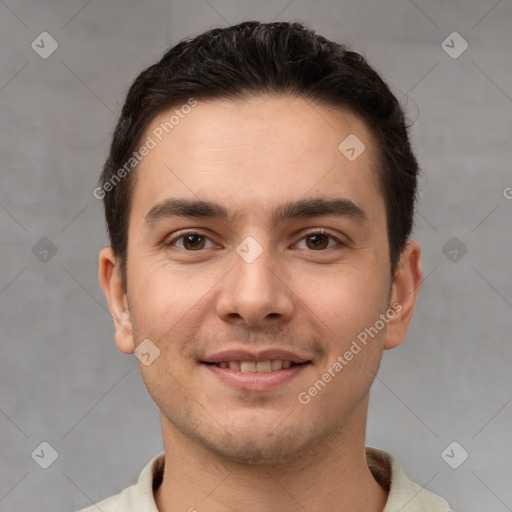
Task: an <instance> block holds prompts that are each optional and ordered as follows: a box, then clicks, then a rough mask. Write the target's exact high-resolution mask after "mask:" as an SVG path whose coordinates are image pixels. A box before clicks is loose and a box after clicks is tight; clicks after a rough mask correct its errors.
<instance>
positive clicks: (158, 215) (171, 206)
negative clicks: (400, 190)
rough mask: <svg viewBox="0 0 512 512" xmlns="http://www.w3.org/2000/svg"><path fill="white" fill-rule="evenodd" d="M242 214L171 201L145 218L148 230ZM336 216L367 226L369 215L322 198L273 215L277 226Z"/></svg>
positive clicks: (227, 219) (345, 202)
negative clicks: (171, 221)
mask: <svg viewBox="0 0 512 512" xmlns="http://www.w3.org/2000/svg"><path fill="white" fill-rule="evenodd" d="M239 214H240V211H236V212H229V211H228V210H227V209H226V208H224V206H222V205H220V204H218V203H214V202H212V201H203V200H191V199H177V198H169V199H165V200H164V201H162V202H160V203H158V204H156V205H155V206H153V208H151V210H149V212H148V213H147V214H146V216H145V220H146V224H148V225H149V226H151V225H153V224H156V223H157V222H159V221H161V220H164V219H168V218H172V217H190V218H212V219H219V220H223V221H225V222H228V223H232V222H234V221H235V220H237V219H238V218H239ZM326 215H335V216H338V217H348V218H352V219H354V220H356V221H360V222H365V223H366V222H368V216H367V214H366V212H365V211H364V210H363V209H362V208H361V207H360V206H358V205H356V204H355V203H354V202H353V201H351V200H350V199H344V198H336V199H326V198H322V197H317V198H312V199H301V200H299V201H295V202H293V201H292V202H287V203H284V204H282V205H279V206H278V207H277V208H275V209H274V210H273V211H272V216H271V218H272V221H273V222H274V223H275V224H278V223H282V222H284V221H286V220H291V219H296V218H305V217H318V216H326Z"/></svg>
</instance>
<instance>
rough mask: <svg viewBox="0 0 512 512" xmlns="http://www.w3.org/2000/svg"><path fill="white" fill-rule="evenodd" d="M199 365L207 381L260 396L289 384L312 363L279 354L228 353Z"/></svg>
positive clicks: (214, 356)
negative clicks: (261, 393) (259, 394)
mask: <svg viewBox="0 0 512 512" xmlns="http://www.w3.org/2000/svg"><path fill="white" fill-rule="evenodd" d="M200 363H201V366H202V367H203V368H204V369H205V370H207V372H208V374H207V378H208V379H211V378H212V377H213V379H214V381H215V382H216V383H219V382H220V383H221V384H223V385H227V386H229V387H231V388H235V389H237V390H241V391H252V392H258V391H259V392H261V391H270V390H274V389H276V388H278V387H279V386H281V385H283V384H285V383H289V382H291V381H292V380H293V379H295V378H297V377H298V376H299V375H300V374H301V373H302V372H303V371H305V370H306V369H307V367H308V366H310V365H312V364H313V361H311V360H309V359H303V358H300V357H298V356H296V355H295V354H292V353H289V352H282V351H267V352H266V353H265V352H263V353H260V354H251V353H248V352H239V351H230V352H224V353H221V354H217V355H213V356H211V357H209V358H208V359H206V360H204V361H200Z"/></svg>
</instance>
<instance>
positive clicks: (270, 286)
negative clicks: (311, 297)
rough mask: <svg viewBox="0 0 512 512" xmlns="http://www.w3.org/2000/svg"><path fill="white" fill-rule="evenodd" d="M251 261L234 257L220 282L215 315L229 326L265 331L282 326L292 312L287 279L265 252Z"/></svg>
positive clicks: (270, 255)
mask: <svg viewBox="0 0 512 512" xmlns="http://www.w3.org/2000/svg"><path fill="white" fill-rule="evenodd" d="M262 249H263V250H262V252H261V254H260V255H259V256H258V257H257V258H256V259H254V260H252V259H251V258H244V257H243V253H242V252H240V254H242V256H240V254H238V253H236V254H234V255H233V257H234V262H233V267H232V270H231V272H229V273H228V274H227V275H226V277H225V279H223V280H222V289H221V292H220V293H219V295H218V300H217V314H218V316H219V317H220V318H222V320H224V321H225V322H228V323H238V324H240V325H241V324H244V325H246V326H247V327H259V326H261V327H265V326H268V325H269V323H273V322H280V323H282V322H285V321H287V320H289V319H290V318H292V316H293V312H294V302H293V300H292V299H293V291H292V290H291V288H290V286H289V284H290V279H289V277H287V276H286V275H284V271H283V265H278V264H277V263H278V262H277V261H276V259H275V258H274V257H273V256H272V254H271V251H270V250H269V249H268V248H262Z"/></svg>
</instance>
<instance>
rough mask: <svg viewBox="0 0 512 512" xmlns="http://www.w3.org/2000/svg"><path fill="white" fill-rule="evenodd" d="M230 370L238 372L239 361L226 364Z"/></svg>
mask: <svg viewBox="0 0 512 512" xmlns="http://www.w3.org/2000/svg"><path fill="white" fill-rule="evenodd" d="M228 366H229V369H230V370H235V372H239V371H240V362H239V361H229V363H228Z"/></svg>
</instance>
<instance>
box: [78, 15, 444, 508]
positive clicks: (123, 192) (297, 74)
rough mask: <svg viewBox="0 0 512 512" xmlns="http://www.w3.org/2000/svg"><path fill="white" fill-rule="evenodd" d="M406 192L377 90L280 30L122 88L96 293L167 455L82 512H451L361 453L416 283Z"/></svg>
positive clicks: (392, 467) (191, 52)
mask: <svg viewBox="0 0 512 512" xmlns="http://www.w3.org/2000/svg"><path fill="white" fill-rule="evenodd" d="M417 174H418V164H417V162H416V159H415V157H414V155H413V153H412V151H411V148H410V144H409V138H408V134H407V129H406V126H405V123H404V117H403V113H402V111H401V109H400V107H399V105H398V102H397V100H396V98H395V97H394V96H393V95H392V93H391V92H390V90H389V88H388V87H387V85H386V84H385V83H384V81H383V80H382V79H381V78H380V77H379V75H378V74H377V73H376V72H375V71H374V70H373V69H372V68H371V67H370V66H369V65H368V64H367V63H366V61H365V60H364V59H363V58H362V57H361V56H360V55H358V54H357V53H354V52H351V51H349V50H348V49H347V48H346V47H344V46H343V45H339V44H337V43H334V42H330V41H328V40H326V39H325V38H323V37H321V36H319V35H317V34H315V33H314V32H312V31H310V30H308V29H306V28H305V27H304V26H302V25H300V24H296V23H295V24H289V23H270V24H260V23H258V22H246V23H242V24H240V25H236V26H233V27H230V28H225V29H215V30H211V31H209V32H206V33H204V34H202V35H200V36H198V37H197V38H195V39H191V40H190V39H189V40H184V41H182V42H180V43H179V44H178V45H176V46H175V47H174V48H172V49H170V50H169V51H168V52H167V53H166V55H165V56H164V57H163V58H162V60H161V61H160V62H159V63H157V64H155V65H153V66H151V67H149V68H148V69H147V70H145V71H144V72H143V73H142V74H141V75H140V76H139V77H138V78H137V79H136V80H135V82H134V84H133V85H132V87H131V88H130V90H129V92H128V96H127V99H126V103H125V105H124V107H123V110H122V115H121V118H120V120H119V123H118V125H117V127H116V129H115V132H114V135H113V141H112V146H111V150H110V155H109V157H108V159H107V161H106V163H105V166H104V170H103V174H102V179H101V186H99V187H98V188H97V189H96V190H95V191H94V194H95V196H96V197H100V198H103V200H104V205H105V212H106V219H107V225H108V230H109V235H110V241H111V247H107V248H105V249H103V250H102V251H101V254H100V258H99V267H100V268H99V280H100V282H101V286H102V288H103V290H104V292H105V294H106V297H107V299H108V302H109V305H110V309H111V312H112V316H113V320H114V325H115V340H116V345H117V347H118V349H119V350H120V351H121V352H123V353H126V354H132V353H135V355H136V356H137V358H138V359H139V366H140V370H141V374H142V377H143V380H144V383H145V385H146V387H147V390H148V392H149V394H150V395H151V397H152V398H153V400H154V401H155V403H156V404H157V406H158V408H159V410H160V418H161V427H162V434H163V442H164V448H165V452H164V453H162V454H159V455H156V456H155V457H154V458H153V459H152V460H151V461H150V462H149V463H148V464H147V465H146V467H145V468H144V469H143V471H142V473H141V475H140V478H139V481H138V483H137V484H134V485H132V486H130V487H128V488H127V489H125V490H124V491H122V492H121V493H120V494H118V495H115V496H112V497H110V498H108V499H105V500H103V501H101V502H100V503H97V504H96V505H93V506H91V507H90V508H87V509H86V510H87V512H89V511H91V512H92V511H93V510H98V509H99V510H101V511H103V512H111V511H118V512H121V511H122V512H130V511H133V512H143V511H144V512H156V511H160V512H175V511H189V512H192V511H198V512H202V511H205V512H206V511H207V512H224V511H228V510H230V511H242V510H243V511H250V512H263V511H265V512H267V511H274V510H279V511H280V512H292V511H304V510H307V511H308V512H317V511H320V510H333V511H337V512H349V511H350V512H356V511H360V512H363V511H364V512H382V511H384V512H398V511H401V512H412V511H427V510H428V511H431V512H443V511H449V510H450V507H449V505H448V504H447V503H446V501H445V500H443V499H442V498H440V497H438V496H436V495H434V494H433V493H431V492H429V491H427V490H425V489H422V488H421V487H420V486H419V485H417V484H415V483H413V482H411V481H410V480H409V479H408V478H407V476H406V475H405V473H404V472H403V471H402V469H401V467H400V465H399V464H398V462H397V460H396V459H394V458H393V457H392V456H391V455H390V454H389V453H386V452H384V451H381V450H377V449H375V448H370V447H366V446H365V431H366V418H367V409H368V397H369V392H370V388H371V385H372V383H373V380H374V378H375V375H376V372H377V370H378V367H379V364H380V360H381V357H382V352H383V350H384V349H392V348H395V347H397V346H398V345H400V343H401V342H402V341H403V339H404V338H405V335H406V332H407V329H408V326H409V323H410V321H411V318H412V315H413V310H414V305H415V301H416V297H417V294H418V291H419V288H420V285H421V280H422V271H421V266H420V247H419V246H418V244H417V243H416V242H414V241H411V240H409V235H410V232H411V227H412V222H413V212H414V201H415V196H416V180H417Z"/></svg>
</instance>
